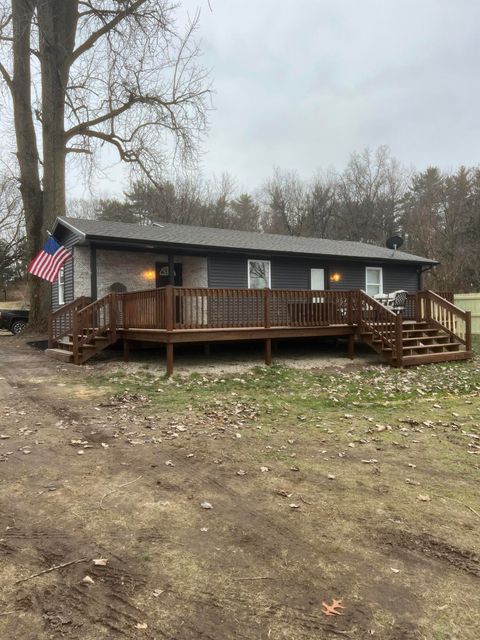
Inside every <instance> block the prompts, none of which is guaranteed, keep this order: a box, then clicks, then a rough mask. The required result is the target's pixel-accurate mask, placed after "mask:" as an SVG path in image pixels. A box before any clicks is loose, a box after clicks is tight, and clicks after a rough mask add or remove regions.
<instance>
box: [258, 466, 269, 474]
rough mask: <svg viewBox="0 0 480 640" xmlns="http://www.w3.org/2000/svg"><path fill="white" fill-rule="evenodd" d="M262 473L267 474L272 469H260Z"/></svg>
mask: <svg viewBox="0 0 480 640" xmlns="http://www.w3.org/2000/svg"><path fill="white" fill-rule="evenodd" d="M260 471H261V472H262V473H266V472H267V471H270V469H269V468H268V467H260Z"/></svg>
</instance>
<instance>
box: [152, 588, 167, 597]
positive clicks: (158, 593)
mask: <svg viewBox="0 0 480 640" xmlns="http://www.w3.org/2000/svg"><path fill="white" fill-rule="evenodd" d="M164 591H165V589H154V590H153V591H152V595H153V597H154V598H158V596H161V595H162V593H163V592H164Z"/></svg>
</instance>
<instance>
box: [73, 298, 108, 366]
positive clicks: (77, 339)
mask: <svg viewBox="0 0 480 640" xmlns="http://www.w3.org/2000/svg"><path fill="white" fill-rule="evenodd" d="M117 295H118V294H116V293H108V294H107V295H105V296H103V297H102V298H99V299H98V300H94V302H92V303H90V304H89V305H88V306H86V307H83V309H80V310H78V311H75V312H74V314H73V327H74V330H73V331H72V343H73V361H74V363H75V364H79V362H80V355H81V354H80V350H81V348H82V347H83V346H84V345H86V344H89V343H90V344H91V343H92V341H94V340H95V338H96V337H99V336H102V337H107V338H108V344H113V342H115V341H116V332H117V328H118V314H117V304H118V303H117ZM105 334H107V335H106V336H105Z"/></svg>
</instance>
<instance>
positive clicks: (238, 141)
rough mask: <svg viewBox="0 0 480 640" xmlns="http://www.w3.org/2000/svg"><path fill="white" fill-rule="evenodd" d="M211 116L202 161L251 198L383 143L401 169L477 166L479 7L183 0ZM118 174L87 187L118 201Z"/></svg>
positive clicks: (472, 3) (350, 0) (432, 0)
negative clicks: (292, 175) (206, 75)
mask: <svg viewBox="0 0 480 640" xmlns="http://www.w3.org/2000/svg"><path fill="white" fill-rule="evenodd" d="M183 5H184V9H183V10H187V9H188V10H189V11H191V12H193V11H194V9H195V8H196V7H200V8H201V22H200V29H199V32H198V37H199V38H200V39H201V43H202V49H203V51H204V63H205V65H206V66H207V67H209V68H211V70H212V80H213V84H214V89H215V96H214V106H215V111H213V112H212V113H211V114H210V132H209V135H208V138H207V140H206V143H205V146H204V157H203V160H202V165H203V170H204V173H205V174H206V175H210V174H212V173H216V174H220V173H221V172H222V171H228V172H229V173H231V174H232V175H233V176H234V177H236V178H237V179H238V181H239V185H240V186H241V187H243V188H245V189H254V188H255V187H257V186H258V185H259V184H261V182H262V181H263V180H264V179H265V178H266V177H267V176H269V175H270V174H271V172H272V168H273V167H274V166H279V167H281V168H283V169H288V170H296V171H298V172H299V173H300V175H302V176H305V177H307V176H310V175H312V174H313V173H315V171H316V170H317V169H319V168H328V167H329V166H332V165H333V166H335V167H337V168H342V167H343V166H344V165H345V164H346V162H347V160H348V156H349V154H350V152H351V151H353V150H361V149H362V148H364V147H366V146H369V147H376V146H378V145H381V144H387V145H389V146H390V148H391V150H392V153H393V154H394V155H395V156H396V157H398V158H399V159H400V160H401V161H402V162H403V163H405V164H407V165H414V166H416V167H418V168H423V167H425V166H426V165H428V164H438V165H440V166H441V167H443V168H452V167H456V166H457V165H459V164H462V163H463V164H467V165H474V164H477V163H478V161H479V153H478V149H479V143H480V117H479V115H480V108H479V107H480V105H479V98H480V79H479V78H480V73H479V71H480V37H479V36H480V2H478V0H401V2H399V1H398V0H295V1H293V2H292V1H287V0H210V5H211V7H212V10H211V11H210V9H209V6H208V1H207V0H184V2H183ZM118 177H119V172H118V170H112V171H111V172H110V179H106V180H104V181H101V182H100V183H98V182H97V189H98V190H99V191H103V192H106V191H108V192H119V191H121V188H120V189H119V183H118Z"/></svg>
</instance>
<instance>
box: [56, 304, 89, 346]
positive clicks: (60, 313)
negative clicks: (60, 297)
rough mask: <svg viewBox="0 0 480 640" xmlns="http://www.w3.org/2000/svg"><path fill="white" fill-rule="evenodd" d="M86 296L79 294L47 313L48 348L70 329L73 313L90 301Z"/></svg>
mask: <svg viewBox="0 0 480 640" xmlns="http://www.w3.org/2000/svg"><path fill="white" fill-rule="evenodd" d="M91 301H92V300H91V298H89V297H88V296H79V297H78V298H76V299H75V300H72V302H68V303H67V304H63V305H62V306H61V307H60V308H58V309H56V310H55V311H50V313H49V314H48V348H49V349H53V348H54V346H55V344H56V343H57V341H58V339H59V338H62V337H63V336H65V335H67V334H68V333H70V331H72V322H73V314H74V312H75V311H78V310H79V309H82V308H83V307H86V306H87V305H88V304H90V302H91Z"/></svg>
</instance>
